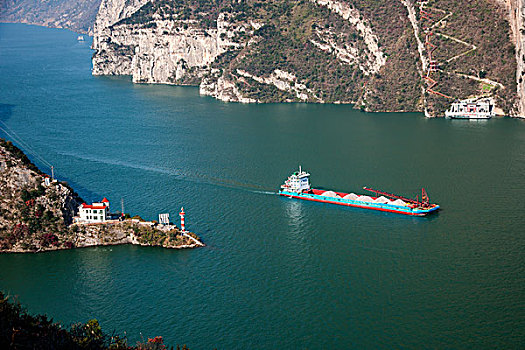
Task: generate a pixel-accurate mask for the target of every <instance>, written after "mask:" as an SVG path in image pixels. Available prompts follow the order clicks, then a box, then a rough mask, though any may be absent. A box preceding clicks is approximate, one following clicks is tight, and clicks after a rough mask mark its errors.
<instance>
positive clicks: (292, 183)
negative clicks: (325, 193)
mask: <svg viewBox="0 0 525 350" xmlns="http://www.w3.org/2000/svg"><path fill="white" fill-rule="evenodd" d="M281 189H283V190H286V191H290V192H296V193H301V192H303V191H308V190H310V174H309V173H307V172H306V171H303V170H302V169H301V166H299V171H296V172H294V173H293V174H292V175H290V176H288V179H287V180H286V181H285V182H284V185H281Z"/></svg>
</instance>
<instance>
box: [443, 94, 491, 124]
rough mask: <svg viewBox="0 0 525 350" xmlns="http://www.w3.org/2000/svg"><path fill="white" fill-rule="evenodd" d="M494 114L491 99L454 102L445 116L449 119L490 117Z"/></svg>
mask: <svg viewBox="0 0 525 350" xmlns="http://www.w3.org/2000/svg"><path fill="white" fill-rule="evenodd" d="M494 115H495V112H494V103H493V102H492V100H491V99H489V98H486V99H482V100H473V99H470V100H463V101H459V102H454V103H453V104H452V106H450V109H449V110H448V111H446V112H445V116H446V117H447V118H451V119H490V118H492V117H493V116H494Z"/></svg>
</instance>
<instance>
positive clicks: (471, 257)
mask: <svg viewBox="0 0 525 350" xmlns="http://www.w3.org/2000/svg"><path fill="white" fill-rule="evenodd" d="M76 39H77V34H75V33H73V32H70V31H67V30H60V29H48V28H40V27H33V26H27V25H18V24H2V25H0V80H1V82H0V120H1V121H2V122H3V123H5V125H7V126H8V127H9V128H10V130H12V131H14V133H13V132H11V135H6V134H5V131H2V130H0V137H7V138H9V139H12V138H13V137H19V138H21V139H22V140H23V141H24V142H25V144H24V145H22V144H20V143H17V144H18V145H20V146H21V147H22V149H24V150H25V151H26V152H31V153H30V158H31V159H32V160H34V161H35V163H36V164H37V165H39V166H40V167H41V168H42V169H43V170H44V171H46V172H49V171H50V170H49V169H48V168H46V164H47V163H46V162H49V163H51V164H53V165H54V167H55V169H56V174H57V176H58V177H59V178H60V179H61V180H65V181H68V182H69V183H70V184H71V185H72V186H73V187H74V188H75V189H76V190H77V191H78V192H79V194H80V195H81V196H82V197H83V198H84V199H85V200H86V201H94V200H99V199H101V198H102V197H104V196H105V197H107V198H108V199H109V200H110V201H111V205H112V208H113V209H114V210H120V202H121V198H123V199H124V205H125V210H126V212H131V213H133V214H140V215H141V216H143V217H144V218H146V219H156V218H157V215H158V214H159V213H162V212H169V213H170V214H171V218H172V220H174V221H176V220H177V219H178V218H177V213H178V211H179V210H180V207H181V206H184V209H185V211H186V213H187V216H186V223H187V227H188V228H189V229H190V230H191V231H193V232H196V233H197V234H198V235H200V236H201V237H202V239H203V240H204V242H205V243H206V244H207V247H205V248H201V249H194V250H184V251H177V250H166V249H161V248H147V247H136V246H115V247H101V248H86V249H77V250H71V251H61V252H50V253H42V254H12V255H1V256H0V288H1V289H2V290H4V291H5V292H7V293H10V294H11V295H16V296H18V298H19V300H20V301H21V302H22V304H23V305H24V306H26V307H27V308H28V309H29V311H30V312H33V313H46V314H48V315H49V316H51V317H53V318H54V319H55V320H57V321H62V322H63V323H65V324H66V325H67V324H70V323H73V322H78V321H82V322H86V321H87V320H89V319H91V318H97V319H98V320H99V321H100V322H101V324H102V326H103V328H104V329H105V330H107V331H110V332H111V331H112V330H115V331H116V332H117V333H121V334H122V333H124V332H126V334H127V336H128V338H129V340H130V342H131V343H135V342H136V341H137V340H140V339H141V337H144V338H147V337H153V336H156V335H162V336H164V338H165V340H166V341H167V342H168V343H170V344H176V343H179V344H183V343H185V344H188V345H189V346H190V347H191V349H212V348H214V347H217V348H219V349H248V348H255V349H270V348H282V349H304V348H309V349H321V348H325V349H326V348H332V349H344V348H355V349H364V348H371V349H378V348H384V349H392V348H412V349H421V348H499V349H503V348H505V349H513V348H523V346H525V336H524V329H525V311H524V310H525V258H524V251H525V234H524V233H525V211H524V210H525V205H524V198H525V123H524V122H522V121H519V120H512V119H508V118H506V119H499V118H498V119H492V120H490V121H484V122H469V121H450V120H444V119H425V118H424V117H423V115H422V114H418V113H414V114H411V113H389V114H386V113H376V114H373V113H363V112H360V111H356V110H353V109H352V108H351V106H341V105H339V106H338V105H306V104H268V105H243V104H236V103H223V102H220V101H217V100H215V99H213V98H210V97H203V96H199V92H198V88H194V87H174V86H162V85H134V84H132V83H131V81H130V78H129V77H94V76H92V75H91V71H90V69H91V55H92V51H91V50H90V48H89V46H90V39H89V38H87V37H86V41H85V42H77V40H76ZM5 125H4V124H1V123H0V126H1V127H3V128H4V129H6V128H5ZM6 130H8V129H6ZM299 165H302V166H303V168H304V169H306V170H308V171H309V172H310V173H311V174H312V176H311V180H312V182H313V185H314V186H317V187H323V188H328V189H334V190H341V191H354V192H358V191H359V192H361V191H362V190H360V188H361V187H362V186H365V185H368V186H371V187H375V188H379V189H383V190H385V191H392V192H396V193H400V194H404V195H409V196H414V197H415V195H416V194H418V193H419V192H418V191H419V190H420V188H421V187H425V188H426V190H427V192H428V193H429V195H430V198H431V200H432V201H433V202H436V203H439V204H440V205H441V206H442V208H443V209H442V210H441V211H440V212H439V213H438V214H437V215H432V216H430V217H427V218H413V217H406V216H403V215H398V214H390V213H382V212H375V211H367V210H362V209H354V208H345V207H340V206H334V205H326V204H320V203H312V202H303V201H298V200H291V199H288V198H281V197H279V196H277V195H275V192H276V191H277V189H278V188H279V186H280V184H281V183H282V182H283V181H284V180H285V179H286V177H287V176H288V175H289V173H291V172H292V171H294V170H295V169H296V168H297V167H298V166H299Z"/></svg>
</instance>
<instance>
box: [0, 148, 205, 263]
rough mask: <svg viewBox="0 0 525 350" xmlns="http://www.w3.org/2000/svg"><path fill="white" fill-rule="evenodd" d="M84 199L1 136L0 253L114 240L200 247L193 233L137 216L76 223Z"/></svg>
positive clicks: (51, 248)
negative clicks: (54, 178) (45, 172)
mask: <svg viewBox="0 0 525 350" xmlns="http://www.w3.org/2000/svg"><path fill="white" fill-rule="evenodd" d="M83 203H84V201H83V200H82V199H81V198H80V196H79V195H78V194H77V193H76V192H75V191H74V190H73V189H72V188H71V187H70V186H69V185H68V184H67V183H65V182H59V181H56V180H53V179H50V177H49V175H47V174H44V173H43V172H42V171H40V169H38V168H37V167H36V166H35V165H34V164H33V163H32V162H31V161H30V160H29V159H28V158H27V156H26V155H25V154H24V153H23V152H22V151H21V150H20V149H19V148H17V147H16V146H15V145H13V144H12V143H11V142H10V141H6V140H4V139H1V138H0V253H9V252H10V253H23V252H41V251H48V250H58V249H71V248H80V247H90V246H99V245H115V244H137V245H143V246H161V247H165V248H196V247H201V246H204V244H203V243H202V242H201V240H200V238H199V237H198V236H197V235H195V234H194V233H191V232H187V231H181V230H180V229H179V228H177V227H176V226H174V225H162V224H158V223H157V222H155V221H151V222H146V221H144V220H142V219H141V218H140V217H134V218H130V217H129V215H126V218H125V219H124V218H119V219H115V220H107V221H104V222H95V223H86V222H82V221H78V220H76V222H74V221H75V220H74V218H75V214H76V213H77V211H78V208H79V207H80V206H81V205H82V204H83Z"/></svg>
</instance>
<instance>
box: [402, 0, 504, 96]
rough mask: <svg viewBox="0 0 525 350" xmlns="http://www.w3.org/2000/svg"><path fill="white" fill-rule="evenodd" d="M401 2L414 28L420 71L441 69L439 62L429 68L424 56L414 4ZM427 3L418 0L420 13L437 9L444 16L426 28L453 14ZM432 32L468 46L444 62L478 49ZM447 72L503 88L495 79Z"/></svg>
mask: <svg viewBox="0 0 525 350" xmlns="http://www.w3.org/2000/svg"><path fill="white" fill-rule="evenodd" d="M400 1H401V3H402V4H403V5H404V6H405V7H406V8H407V11H408V18H409V20H410V23H411V25H412V28H413V30H414V36H415V38H416V41H417V44H418V52H419V57H420V61H421V64H422V67H423V72H421V73H422V76H425V75H426V74H428V73H429V70H430V69H437V70H439V71H443V69H442V68H440V67H439V63H438V65H437V67H435V68H431V67H430V62H429V59H428V58H427V57H426V55H425V54H424V52H425V51H426V52H428V49H427V48H425V44H424V43H423V42H422V40H421V38H420V36H419V35H420V32H421V30H420V21H421V19H420V20H418V19H417V14H416V8H415V7H414V4H413V3H412V2H411V1H410V0H400ZM427 5H428V1H426V0H424V1H420V3H419V11H420V13H425V12H426V11H425V10H434V11H438V12H442V13H443V14H444V16H443V17H442V18H440V19H439V20H437V21H435V22H434V23H433V24H432V25H431V26H430V27H428V29H427V30H431V29H433V28H436V27H437V26H438V25H439V24H441V23H442V22H443V21H445V20H446V19H448V18H449V17H451V16H453V15H454V12H452V11H450V12H447V11H445V10H442V9H439V8H435V7H430V6H427ZM433 34H435V35H436V36H439V37H443V38H445V39H448V40H452V41H455V42H457V43H459V44H462V45H465V46H467V47H468V50H466V51H464V52H461V53H459V54H457V55H454V56H452V57H450V58H448V59H446V60H445V62H446V63H450V62H452V61H454V60H457V59H458V58H460V57H463V56H466V55H468V54H469V53H471V52H474V51H476V50H478V46H476V45H474V44H472V43H468V42H466V41H464V40H462V39H460V38H457V37H454V36H451V35H447V34H444V33H439V32H433ZM446 73H447V74H449V75H455V76H458V77H463V78H467V79H471V80H474V81H477V82H480V83H485V84H488V85H491V86H492V87H499V88H502V89H503V88H504V86H503V84H501V83H499V82H497V81H494V80H491V79H487V78H479V77H475V76H472V75H468V74H464V73H460V72H456V71H454V72H446ZM436 84H437V82H436V83H435V84H434V85H433V86H435V85H436ZM426 90H427V91H429V90H430V88H428V87H427V88H426Z"/></svg>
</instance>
